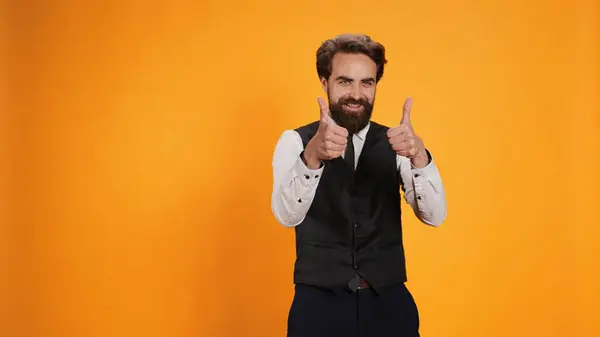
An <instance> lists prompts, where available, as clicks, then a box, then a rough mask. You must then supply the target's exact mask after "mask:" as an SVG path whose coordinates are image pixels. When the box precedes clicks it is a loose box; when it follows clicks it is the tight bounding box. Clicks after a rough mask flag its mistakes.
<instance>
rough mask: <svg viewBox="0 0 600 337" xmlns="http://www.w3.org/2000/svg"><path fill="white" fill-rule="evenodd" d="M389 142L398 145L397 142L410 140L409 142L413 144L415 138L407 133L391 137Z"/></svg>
mask: <svg viewBox="0 0 600 337" xmlns="http://www.w3.org/2000/svg"><path fill="white" fill-rule="evenodd" d="M389 142H390V145H392V146H393V145H396V144H400V143H404V142H408V144H410V145H411V146H413V145H414V144H415V140H414V138H412V137H410V136H408V135H406V134H404V135H399V136H396V137H394V138H390V140H389Z"/></svg>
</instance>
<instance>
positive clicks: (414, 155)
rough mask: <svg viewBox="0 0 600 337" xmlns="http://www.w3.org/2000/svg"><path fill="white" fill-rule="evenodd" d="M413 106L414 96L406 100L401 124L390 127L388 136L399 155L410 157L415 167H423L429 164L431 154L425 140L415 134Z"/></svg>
mask: <svg viewBox="0 0 600 337" xmlns="http://www.w3.org/2000/svg"><path fill="white" fill-rule="evenodd" d="M411 106H412V98H410V97H409V98H407V99H406V101H405V102H404V109H403V111H402V120H401V122H400V125H398V126H395V127H393V128H390V129H389V130H388V131H387V136H388V140H389V142H390V145H392V148H393V149H394V151H396V153H397V154H398V155H400V156H403V157H407V158H409V159H410V161H411V163H412V165H413V166H414V167H417V168H422V167H425V166H427V164H429V156H428V155H427V150H425V145H424V144H423V140H422V139H421V137H419V136H417V135H416V134H415V132H414V129H413V127H412V124H411V122H410V109H411Z"/></svg>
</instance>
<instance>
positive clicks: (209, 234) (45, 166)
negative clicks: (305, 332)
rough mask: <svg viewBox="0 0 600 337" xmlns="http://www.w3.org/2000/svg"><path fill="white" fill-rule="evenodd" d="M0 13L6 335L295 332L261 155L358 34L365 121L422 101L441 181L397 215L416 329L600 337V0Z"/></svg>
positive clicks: (267, 158)
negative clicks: (438, 215) (363, 41)
mask: <svg viewBox="0 0 600 337" xmlns="http://www.w3.org/2000/svg"><path fill="white" fill-rule="evenodd" d="M3 6H4V7H3V8H2V9H3V11H2V17H1V18H0V19H2V20H0V22H2V26H1V27H0V29H1V30H2V36H1V37H2V44H1V45H0V47H1V48H2V52H3V54H2V56H3V57H5V60H6V62H2V63H3V64H2V68H0V70H1V71H2V74H3V75H2V82H1V85H2V86H1V87H0V88H2V91H1V92H0V93H1V95H2V96H0V102H2V105H1V107H2V108H3V116H2V119H1V120H0V122H1V125H0V132H1V133H2V143H1V144H2V147H0V151H2V158H4V159H3V160H2V161H1V165H0V178H2V181H1V182H2V188H0V190H1V191H2V193H0V198H2V199H0V200H1V201H2V203H1V204H2V208H1V211H2V217H1V218H0V221H3V222H4V225H3V226H2V227H3V230H4V231H3V232H2V233H7V235H4V234H3V235H1V236H0V237H1V239H0V246H1V247H0V254H2V259H0V263H2V268H3V269H2V270H7V272H6V273H3V275H4V276H2V277H1V282H0V289H1V290H2V293H1V294H2V295H1V296H2V297H1V299H2V304H3V305H2V306H1V307H0V308H1V310H3V311H0V312H2V313H3V315H2V316H3V317H2V320H0V324H2V326H0V328H2V330H1V331H2V332H1V333H0V335H2V336H10V337H13V336H15V337H16V336H19V337H22V336H32V337H33V336H35V337H38V336H39V337H96V336H98V337H100V336H101V337H107V336H111V337H121V336H146V337H151V336H157V337H158V336H161V337H164V336H169V337H184V336H203V337H204V336H207V337H208V336H210V337H221V336H261V337H262V336H265V337H269V336H284V335H285V327H286V318H287V310H288V308H289V305H290V302H291V298H292V294H293V287H292V268H293V259H294V246H293V244H294V234H293V231H292V230H289V229H285V228H283V227H282V226H280V225H278V224H277V223H276V221H275V220H274V218H273V216H272V214H271V210H270V194H271V186H272V176H271V174H272V173H271V158H272V157H271V156H272V153H273V149H274V146H275V142H276V141H277V139H278V137H279V135H280V134H281V132H283V131H284V130H285V129H288V128H294V127H296V126H299V125H301V124H304V123H307V122H310V121H312V120H315V119H316V118H317V117H318V113H319V110H318V105H317V102H316V99H315V97H316V96H317V95H321V94H322V92H321V88H320V85H319V82H318V79H317V76H316V70H315V66H314V63H315V59H314V55H315V51H316V48H317V47H318V45H319V43H320V42H321V41H322V40H324V39H326V38H329V37H332V36H334V35H336V34H338V33H342V32H365V33H368V34H370V35H372V37H373V38H375V39H377V40H380V41H381V42H383V43H384V44H385V46H386V47H387V49H388V59H389V61H390V63H389V65H388V67H387V69H386V74H385V76H384V79H383V81H382V82H381V83H380V85H379V91H378V96H377V104H376V108H375V113H374V119H375V120H376V121H379V122H382V123H385V124H388V125H390V124H395V123H398V122H399V120H400V115H401V106H402V102H403V99H404V97H405V96H408V95H411V96H413V97H414V105H413V111H412V112H413V114H412V115H413V125H414V126H415V130H416V132H417V133H418V134H420V135H421V136H422V137H423V138H424V140H425V142H426V145H427V146H428V147H429V148H430V149H431V151H432V153H433V155H434V157H435V160H436V161H437V165H438V167H439V169H440V171H441V174H442V177H443V180H444V183H445V186H446V189H447V197H448V208H449V213H448V219H447V221H446V222H445V223H444V224H443V225H442V226H441V227H440V228H437V229H432V228H428V227H426V226H425V225H422V224H420V223H418V222H417V221H416V219H415V218H414V216H412V214H411V215H406V216H405V217H404V222H405V235H406V249H407V258H408V268H409V270H408V271H409V282H408V286H409V287H410V289H411V291H412V292H413V293H414V296H415V298H416V300H417V303H418V305H419V308H420V314H421V322H422V329H421V331H422V336H436V337H441V336H444V337H451V336H457V337H458V336H460V337H471V336H473V337H474V336H477V337H482V336H502V337H505V336H545V337H548V336H564V337H575V336H577V337H579V336H580V337H584V336H585V337H587V336H590V337H591V336H600V323H597V322H594V321H593V320H597V319H598V317H600V316H599V314H598V312H600V305H599V303H600V290H599V286H598V284H600V276H599V275H600V239H599V237H600V229H599V228H600V212H599V208H600V198H599V197H598V190H599V188H600V180H599V175H600V174H599V172H600V136H599V135H598V132H599V131H600V118H599V117H598V114H599V112H600V105H599V100H598V94H599V93H600V86H599V80H600V75H599V72H600V67H599V63H600V61H599V60H600V55H599V49H600V48H599V46H598V43H599V42H598V41H600V32H599V30H600V25H599V13H600V7H599V5H598V2H597V1H594V0H579V1H577V2H571V1H552V0H551V1H547V0H546V1H528V2H524V1H516V0H510V1H506V0H494V1H487V2H485V3H484V2H482V1H474V0H472V1H435V2H433V3H432V2H418V1H402V2H399V1H378V2H374V3H373V4H371V5H367V2H365V1H361V2H359V1H350V2H348V1H328V2H326V3H320V2H318V1H307V2H305V3H304V4H300V3H299V2H295V3H293V4H292V3H290V4H287V3H286V2H284V1H266V0H265V1H259V0H254V1H238V2H232V1H225V2H220V1H216V0H212V1H208V0H207V1H188V2H184V1H141V0H140V1H125V2H123V1H99V2H91V1H89V2H87V3H85V4H84V3H83V2H81V1H58V0H55V1H39V0H38V1H36V0H30V1H18V2H17V1H13V2H11V4H6V3H5V4H4V5H3ZM4 107H8V108H6V109H4ZM403 207H407V206H406V204H405V203H404V204H403ZM405 214H409V213H405ZM5 220H6V221H5ZM5 267H6V268H8V269H6V268H5Z"/></svg>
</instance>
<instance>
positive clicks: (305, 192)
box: [271, 130, 323, 227]
mask: <svg viewBox="0 0 600 337" xmlns="http://www.w3.org/2000/svg"><path fill="white" fill-rule="evenodd" d="M303 151H304V145H303V143H302V139H301V138H300V135H299V134H298V133H297V132H296V131H293V130H286V131H284V132H283V134H282V135H281V136H280V138H279V140H278V141H277V144H276V146H275V151H274V153H273V162H272V165H273V193H272V196H271V210H272V212H273V215H274V216H275V218H276V219H277V221H278V222H279V223H280V224H281V225H283V226H286V227H294V226H297V225H298V224H300V223H301V222H302V221H303V220H304V218H305V217H306V213H307V212H308V210H309V208H310V205H311V203H312V201H313V199H314V197H315V193H316V191H317V186H318V184H319V178H320V177H321V174H322V173H323V163H321V167H320V168H319V169H316V170H311V169H309V168H308V167H307V166H306V165H305V164H304V162H303V160H302V158H301V154H302V152H303Z"/></svg>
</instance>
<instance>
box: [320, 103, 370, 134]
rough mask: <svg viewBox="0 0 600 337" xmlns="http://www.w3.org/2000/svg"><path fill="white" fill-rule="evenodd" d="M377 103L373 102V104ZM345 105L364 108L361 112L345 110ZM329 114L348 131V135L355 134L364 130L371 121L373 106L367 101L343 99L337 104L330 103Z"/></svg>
mask: <svg viewBox="0 0 600 337" xmlns="http://www.w3.org/2000/svg"><path fill="white" fill-rule="evenodd" d="M374 102H375V101H374V100H373V103H374ZM345 104H358V105H360V106H362V110H361V111H351V110H345V109H344V105H345ZM329 112H330V113H331V118H332V119H333V120H334V121H335V122H336V123H337V124H338V125H339V126H341V127H343V128H345V129H346V130H348V133H350V134H355V133H357V132H359V131H360V130H362V129H363V128H364V127H365V126H367V124H368V123H369V121H370V120H371V113H372V112H373V104H371V103H369V101H367V100H366V99H363V98H361V99H354V98H351V97H342V98H340V99H339V100H338V101H337V102H332V101H331V100H330V101H329Z"/></svg>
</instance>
